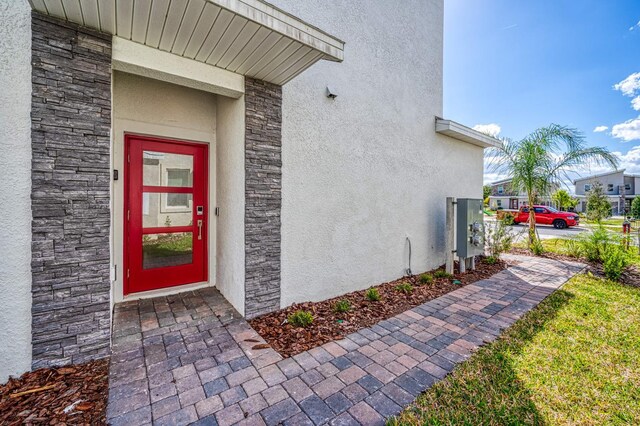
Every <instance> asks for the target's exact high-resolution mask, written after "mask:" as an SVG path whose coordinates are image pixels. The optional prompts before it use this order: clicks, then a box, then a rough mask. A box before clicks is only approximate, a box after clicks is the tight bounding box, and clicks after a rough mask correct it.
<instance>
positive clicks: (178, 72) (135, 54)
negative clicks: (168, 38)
mask: <svg viewBox="0 0 640 426" xmlns="http://www.w3.org/2000/svg"><path fill="white" fill-rule="evenodd" d="M111 61H112V67H113V69H114V70H117V71H123V72H127V73H130V74H136V75H141V76H143V77H149V78H153V79H156V80H161V81H166V82H168V83H173V84H177V85H180V86H185V87H190V88H193V89H198V90H203V91H205V92H211V93H215V94H217V95H222V96H228V97H230V98H239V97H240V96H242V95H243V94H244V76H242V75H240V74H236V73H233V72H231V71H227V70H223V69H222V68H217V67H215V66H212V65H208V64H205V63H202V62H198V61H194V60H192V59H187V58H184V57H182V56H178V55H174V54H171V53H168V52H164V51H162V50H158V49H154V48H152V47H148V46H144V45H142V44H138V43H135V42H133V41H130V40H125V39H123V38H120V37H113V45H112V58H111Z"/></svg>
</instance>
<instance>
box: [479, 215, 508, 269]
mask: <svg viewBox="0 0 640 426" xmlns="http://www.w3.org/2000/svg"><path fill="white" fill-rule="evenodd" d="M508 226H509V224H508V223H506V218H505V220H498V221H496V223H495V225H489V224H487V225H485V228H484V229H485V230H484V241H485V244H486V246H487V251H488V252H489V257H493V258H495V259H496V260H497V259H498V258H499V257H500V255H501V254H502V253H504V252H506V251H509V249H511V246H512V244H513V234H512V233H511V232H510V231H509V228H508Z"/></svg>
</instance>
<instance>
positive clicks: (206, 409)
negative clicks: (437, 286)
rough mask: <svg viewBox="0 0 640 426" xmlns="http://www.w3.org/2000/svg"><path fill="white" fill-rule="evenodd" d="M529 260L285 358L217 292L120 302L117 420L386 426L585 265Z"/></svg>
mask: <svg viewBox="0 0 640 426" xmlns="http://www.w3.org/2000/svg"><path fill="white" fill-rule="evenodd" d="M508 259H509V260H510V261H512V262H513V261H515V262H517V264H516V265H514V266H511V267H510V268H509V269H507V270H504V271H501V272H499V273H498V274H496V275H494V276H493V277H491V278H489V279H485V280H481V281H478V282H476V283H474V284H471V285H467V286H465V287H461V288H459V289H457V290H455V291H453V292H451V293H448V294H446V295H444V296H442V297H439V298H437V299H434V300H431V301H429V302H427V303H424V304H422V305H420V306H418V307H415V308H413V309H411V310H409V311H406V312H404V313H402V314H400V315H397V316H395V317H393V318H390V319H388V320H385V321H382V322H380V323H378V324H376V325H374V326H372V327H369V328H365V329H362V330H360V331H359V332H357V333H353V334H351V335H349V336H347V338H345V339H343V340H341V341H337V342H330V343H327V344H325V345H323V346H321V347H318V348H315V349H311V350H309V351H307V352H303V353H301V354H299V355H296V356H294V357H292V358H288V359H283V358H282V357H281V356H280V355H279V354H278V353H276V352H275V351H274V350H273V349H258V350H252V349H251V348H252V347H253V346H255V345H256V344H258V343H263V342H264V340H263V339H262V338H260V336H259V335H258V334H257V333H256V332H255V331H254V330H253V329H252V328H251V327H250V326H249V324H248V323H247V322H246V321H245V320H244V319H242V317H240V315H239V314H238V313H237V312H236V311H235V310H234V309H233V308H232V307H231V305H229V303H228V302H227V301H226V300H225V299H224V298H223V297H222V296H221V295H220V293H218V292H217V290H215V289H213V288H209V289H204V290H199V291H195V292H187V293H182V294H178V295H175V296H168V297H160V298H155V299H148V300H140V301H132V302H125V303H122V304H118V305H116V308H115V315H114V327H113V328H114V330H113V347H112V350H113V355H112V357H111V367H110V374H109V404H108V408H107V420H108V422H109V424H112V425H127V426H133V425H138V424H140V425H142V424H156V425H180V424H199V425H200V424H201V425H216V424H220V425H231V424H246V425H263V424H267V425H278V424H283V425H307V424H308V425H319V424H331V425H359V424H362V425H378V424H380V425H382V424H384V420H385V419H386V418H388V417H390V416H392V415H394V414H397V413H399V412H400V410H401V409H402V408H404V407H405V406H407V405H408V404H409V403H411V402H412V401H413V400H414V399H415V398H416V396H417V395H419V394H420V393H421V392H423V391H424V390H426V389H427V388H429V387H430V386H431V385H432V384H433V383H435V382H436V381H438V380H440V379H442V378H443V377H445V376H446V375H447V374H448V373H449V372H450V371H451V370H452V369H453V368H454V366H455V365H456V364H457V363H459V362H462V361H464V360H465V359H466V358H468V357H469V356H470V354H471V353H472V351H473V350H474V349H476V348H477V347H479V346H480V345H482V344H484V343H486V342H489V341H491V340H493V339H495V338H496V337H497V336H498V335H499V334H500V332H501V330H502V329H504V328H506V327H508V326H509V325H511V324H513V323H514V322H515V321H516V320H517V319H518V318H520V317H521V316H522V315H523V314H524V313H526V312H527V311H529V310H530V309H531V308H533V307H534V306H536V305H537V304H538V303H539V302H540V301H542V300H543V299H544V298H545V297H546V296H548V295H549V294H550V293H552V292H553V291H554V290H556V289H557V288H559V287H560V286H561V285H562V284H564V283H565V282H566V281H567V280H568V279H569V278H571V277H572V276H573V275H574V274H576V273H577V272H579V271H580V270H581V269H582V268H583V265H581V264H578V263H573V262H562V261H557V260H551V259H542V258H532V257H525V256H508Z"/></svg>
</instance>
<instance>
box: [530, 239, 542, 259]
mask: <svg viewBox="0 0 640 426" xmlns="http://www.w3.org/2000/svg"><path fill="white" fill-rule="evenodd" d="M529 249H530V250H531V252H532V253H533V254H535V255H536V256H540V255H541V254H542V253H544V246H543V245H542V241H540V240H539V239H537V238H536V239H535V240H534V241H533V242H532V243H531V244H530V245H529Z"/></svg>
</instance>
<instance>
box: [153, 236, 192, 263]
mask: <svg viewBox="0 0 640 426" xmlns="http://www.w3.org/2000/svg"><path fill="white" fill-rule="evenodd" d="M191 262H193V234H192V233H191V232H176V233H172V234H145V235H143V236H142V269H151V268H164V267H167V266H178V265H188V264H190V263H191Z"/></svg>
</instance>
